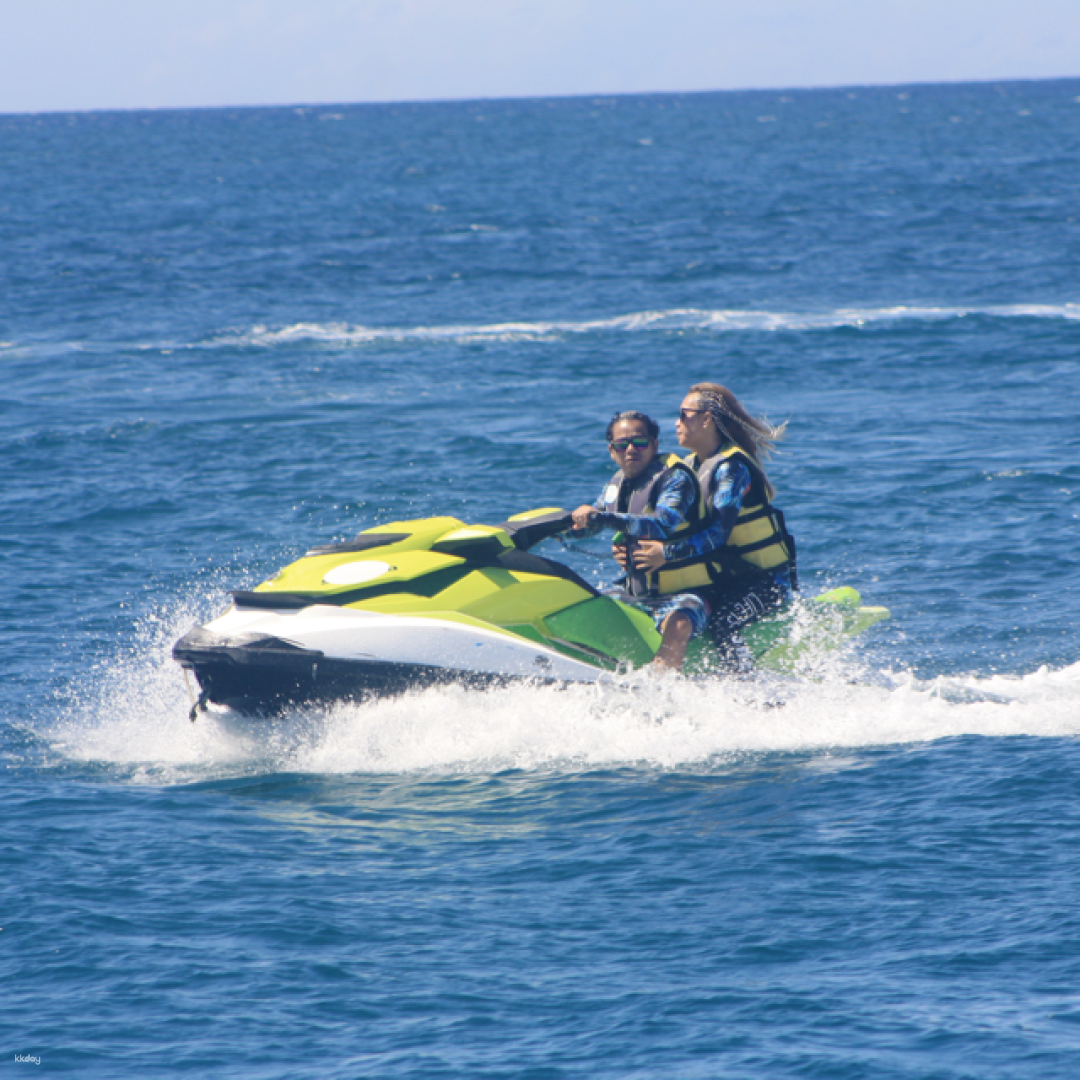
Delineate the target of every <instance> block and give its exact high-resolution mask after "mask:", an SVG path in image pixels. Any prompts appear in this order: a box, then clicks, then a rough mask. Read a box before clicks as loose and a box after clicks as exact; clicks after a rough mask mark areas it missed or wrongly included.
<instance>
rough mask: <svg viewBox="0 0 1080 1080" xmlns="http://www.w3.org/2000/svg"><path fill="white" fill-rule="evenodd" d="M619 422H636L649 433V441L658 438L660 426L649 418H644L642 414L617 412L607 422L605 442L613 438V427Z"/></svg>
mask: <svg viewBox="0 0 1080 1080" xmlns="http://www.w3.org/2000/svg"><path fill="white" fill-rule="evenodd" d="M620 420H638V421H640V422H641V423H642V424H644V425H645V430H646V431H648V433H649V438H650V439H659V438H660V425H659V424H658V423H657V422H656V421H655V420H654V419H653V418H652V417H651V416H646V415H645V413H643V412H635V411H633V410H631V411H630V412H617V413H616V414H615V415H614V416H613V417H612V418H611V419H610V420H609V421H608V426H607V441H608V442H611V440H612V439H613V438H614V436H615V425H616V424H617V423H618V422H619V421H620Z"/></svg>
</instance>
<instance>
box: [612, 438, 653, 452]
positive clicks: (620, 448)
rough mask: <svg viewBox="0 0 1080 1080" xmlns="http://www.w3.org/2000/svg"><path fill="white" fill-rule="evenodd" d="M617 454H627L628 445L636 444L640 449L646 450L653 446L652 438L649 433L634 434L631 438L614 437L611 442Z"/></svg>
mask: <svg viewBox="0 0 1080 1080" xmlns="http://www.w3.org/2000/svg"><path fill="white" fill-rule="evenodd" d="M609 445H610V446H611V449H612V450H614V451H615V453H616V454H625V453H626V448H627V447H628V446H636V447H637V448H638V449H639V450H645V449H646V448H647V447H649V446H652V439H650V438H649V436H648V435H634V436H633V437H632V438H630V439H614V440H612V442H611V443H610V444H609Z"/></svg>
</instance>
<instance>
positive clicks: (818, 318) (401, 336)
mask: <svg viewBox="0 0 1080 1080" xmlns="http://www.w3.org/2000/svg"><path fill="white" fill-rule="evenodd" d="M972 316H982V317H987V318H1000V319H1013V318H1032V319H1067V320H1080V304H1004V305H992V306H987V307H906V306H903V305H898V306H895V307H882V308H839V309H837V310H835V311H827V312H822V313H817V314H814V313H807V312H801V313H800V312H783V311H738V310H715V311H709V310H702V309H699V308H673V309H671V310H667V311H639V312H634V313H632V314H629V315H617V316H614V317H612V318H608V319H586V320H581V321H571V320H561V321H560V320H556V321H536V322H499V323H480V324H477V325H467V324H455V325H448V326H415V327H368V326H350V325H348V324H345V323H325V324H324V323H308V322H302V323H296V324H294V325H292V326H286V327H281V328H278V329H272V328H269V327H266V326H255V327H252V328H251V330H249V331H245V332H243V333H240V334H228V335H223V336H222V337H219V338H216V339H215V340H214V342H213V344H215V345H229V344H231V345H248V346H266V347H270V346H275V345H282V344H289V343H295V342H323V343H328V344H336V345H366V344H370V343H377V342H410V341H418V342H423V341H455V342H459V341H460V342H470V341H484V340H488V341H490V340H496V341H499V340H528V339H543V338H553V337H560V336H563V335H572V334H596V333H634V332H639V331H660V332H673V331H702V332H714V333H723V332H725V331H747V330H761V331H781V330H834V329H837V328H840V327H852V328H856V329H859V328H874V327H878V326H883V325H894V324H897V323H903V322H943V321H948V320H953V319H963V318H968V317H972Z"/></svg>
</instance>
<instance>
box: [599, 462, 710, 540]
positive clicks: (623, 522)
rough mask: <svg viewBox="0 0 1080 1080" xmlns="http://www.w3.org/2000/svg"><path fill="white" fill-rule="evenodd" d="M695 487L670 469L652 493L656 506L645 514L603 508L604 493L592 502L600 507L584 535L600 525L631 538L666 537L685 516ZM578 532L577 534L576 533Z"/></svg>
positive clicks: (677, 472)
mask: <svg viewBox="0 0 1080 1080" xmlns="http://www.w3.org/2000/svg"><path fill="white" fill-rule="evenodd" d="M696 495H697V490H696V488H695V486H694V481H693V478H692V477H690V476H687V474H686V473H685V472H684V471H683V470H682V469H672V470H671V472H670V474H669V475H668V477H667V479H666V480H665V481H664V483H663V485H662V486H661V488H660V491H659V493H658V494H657V496H656V506H655V508H654V509H653V510H651V511H650V512H649V513H647V514H609V513H607V512H605V511H604V506H605V505H606V503H605V502H604V495H603V493H602V492H601V494H600V498H598V499H597V500H596V502H595V503H593V505H594V506H595V507H596V509H597V510H599V511H600V513H599V514H597V515H596V517H595V518H593V520H592V521H591V522H589V527H588V529H586V530H584V535H586V536H595V535H596V533H598V532H600V530H601V529H613V530H614V531H615V532H623V533H626V535H627V536H629V537H630V538H631V539H633V540H666V539H667V538H668V537H669V536H670V535H671V534H672V532H674V530H675V529H677V528H678V527H679V526H680V525H682V524H684V523H685V522H686V521H688V520H689V515H690V511H691V509H692V508H693V505H694V498H695V497H696ZM579 535H580V534H579Z"/></svg>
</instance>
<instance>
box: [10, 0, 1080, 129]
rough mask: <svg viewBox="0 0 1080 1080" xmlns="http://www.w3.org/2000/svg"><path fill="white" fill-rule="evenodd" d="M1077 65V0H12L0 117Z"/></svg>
mask: <svg viewBox="0 0 1080 1080" xmlns="http://www.w3.org/2000/svg"><path fill="white" fill-rule="evenodd" d="M1063 76H1080V0H0V113H13V112H54V111H65V112H66V111H75V110H86V109H139V108H165V107H197V106H221V105H297V104H317V103H331V102H332V103H345V102H363V101H414V100H445V99H462V98H464V99H469V98H501V97H540V96H555V95H567V94H613V93H632V92H642V91H680V90H681V91H694V90H734V89H751V88H785V89H786V88H795V87H812V86H851V85H866V84H896V83H912V82H958V81H972V80H977V81H982V80H996V79H1040V78H1056V77H1063Z"/></svg>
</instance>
